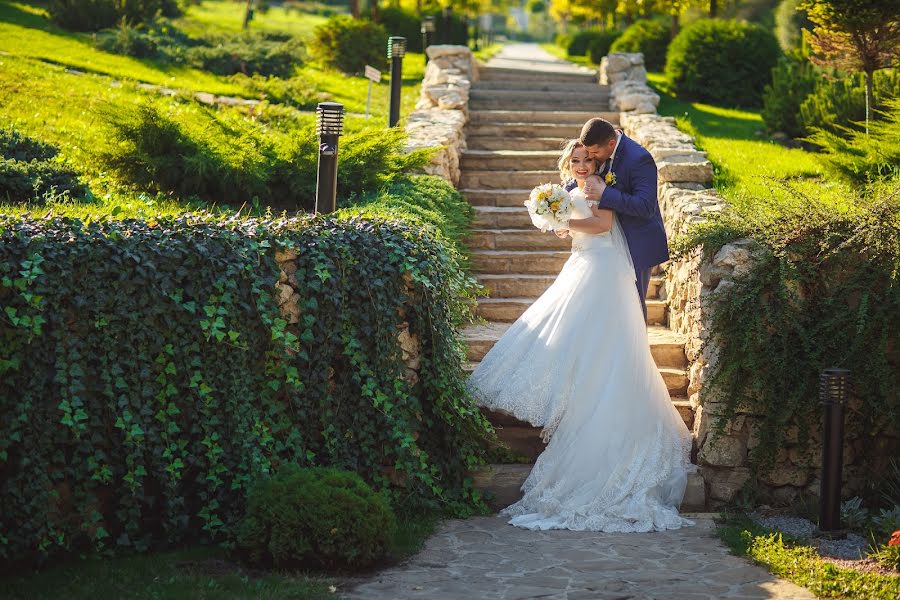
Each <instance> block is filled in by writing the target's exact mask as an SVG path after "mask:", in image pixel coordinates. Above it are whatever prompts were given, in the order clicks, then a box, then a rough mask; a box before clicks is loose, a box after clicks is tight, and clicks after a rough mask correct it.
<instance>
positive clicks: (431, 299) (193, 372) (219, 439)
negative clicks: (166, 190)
mask: <svg viewBox="0 0 900 600" xmlns="http://www.w3.org/2000/svg"><path fill="white" fill-rule="evenodd" d="M279 254H280V255H281V260H290V262H289V263H286V265H285V270H286V271H285V272H286V273H289V274H290V275H289V276H287V277H286V279H285V280H286V282H287V283H289V284H290V285H291V286H292V287H293V289H295V290H296V293H295V294H296V298H295V299H294V300H292V302H294V301H296V302H297V304H296V307H297V308H298V309H299V314H296V313H293V312H290V311H288V312H285V313H282V310H280V309H279V301H278V298H279V295H280V292H278V293H277V288H276V287H275V285H276V283H277V282H278V281H279V275H280V271H279V267H278V266H277V265H278V263H277V262H276V255H279ZM293 255H296V258H295V259H293V260H291V258H292V256H293ZM472 293H473V282H472V279H471V278H470V277H468V276H467V275H465V273H464V272H463V271H462V270H461V269H460V263H459V256H458V255H457V254H456V253H455V251H454V250H453V249H452V247H451V246H448V245H447V244H444V243H442V242H441V241H440V238H439V236H438V235H437V233H436V231H435V229H434V228H433V227H432V226H430V225H429V224H428V223H426V222H424V221H420V220H417V221H415V222H410V221H406V220H405V218H404V217H403V215H402V214H400V213H397V212H395V211H392V210H390V209H387V208H386V209H382V210H381V211H378V210H376V207H369V209H368V211H367V216H366V218H361V217H360V216H359V215H358V214H354V213H353V212H352V211H350V210H349V209H348V210H347V211H344V212H343V213H342V214H341V215H331V216H319V217H301V218H297V219H288V218H281V219H274V220H272V219H268V220H266V219H252V218H240V217H235V216H226V217H218V218H217V217H215V216H213V215H210V214H205V213H201V214H194V215H184V216H180V217H178V218H163V217H159V218H154V219H149V220H136V219H126V220H122V221H116V220H113V219H99V220H95V221H93V222H91V223H89V224H88V223H83V222H81V221H79V220H76V219H71V218H47V219H44V218H32V217H13V216H9V215H7V216H3V217H0V306H2V307H3V314H4V318H3V319H0V539H2V540H3V543H2V544H0V557H2V560H3V563H4V564H5V565H6V566H10V565H13V564H16V563H14V562H12V561H28V562H32V561H36V560H40V559H47V558H50V557H53V556H56V555H59V554H65V553H69V552H86V551H90V550H91V549H99V550H102V551H104V552H111V551H114V550H116V549H126V550H133V549H136V550H145V549H147V548H151V547H153V548H159V547H164V546H166V545H167V544H176V543H182V542H190V541H196V540H207V541H219V540H222V539H224V538H226V537H227V536H228V533H229V531H230V530H231V529H232V527H233V526H234V525H235V524H236V523H237V521H238V520H239V519H240V517H241V516H242V515H243V513H244V499H245V494H246V491H247V489H248V487H249V486H250V485H251V484H252V482H253V481H255V480H256V479H257V478H258V477H259V476H261V475H263V474H266V473H272V472H276V471H277V470H278V468H279V467H280V466H281V465H284V464H294V463H296V464H299V465H301V466H336V467H339V468H349V469H352V470H353V471H355V472H357V473H359V474H360V475H361V476H362V477H363V478H364V479H365V480H366V481H367V482H368V483H370V484H371V485H373V486H374V487H375V488H377V489H390V490H391V492H390V493H391V495H392V498H393V500H394V501H395V502H397V503H400V504H401V505H402V506H403V507H405V509H406V510H413V509H417V510H420V509H426V508H427V509H436V508H437V507H440V506H443V507H450V508H453V507H456V508H457V509H458V510H460V511H462V510H463V507H466V506H469V507H471V506H472V505H473V503H474V501H475V497H474V496H473V492H472V491H471V489H470V488H468V487H466V486H465V484H464V480H465V477H466V474H467V472H468V470H469V469H471V468H473V467H474V466H475V465H477V464H478V463H479V461H480V458H479V457H480V455H481V452H482V450H481V448H482V444H483V442H482V439H483V438H484V436H485V435H486V434H487V431H488V425H487V424H486V422H485V421H484V419H483V417H482V416H481V415H480V412H479V411H478V409H477V407H476V406H475V405H474V403H473V402H472V400H471V399H470V398H469V396H468V394H467V393H466V388H465V374H464V371H463V368H462V361H463V356H464V349H463V347H462V344H461V342H460V341H459V339H458V337H457V334H456V330H457V328H458V327H459V325H460V324H461V322H462V320H463V319H464V318H467V317H468V315H469V312H468V311H469V310H470V309H469V306H468V303H469V302H471V299H472ZM399 332H406V334H408V337H409V339H410V340H412V341H413V342H417V343H418V347H419V352H420V354H419V363H420V364H419V370H418V377H410V376H409V374H408V372H407V370H406V363H405V362H404V358H403V352H404V350H403V348H404V347H406V346H401V339H400V336H399ZM404 344H405V342H404Z"/></svg>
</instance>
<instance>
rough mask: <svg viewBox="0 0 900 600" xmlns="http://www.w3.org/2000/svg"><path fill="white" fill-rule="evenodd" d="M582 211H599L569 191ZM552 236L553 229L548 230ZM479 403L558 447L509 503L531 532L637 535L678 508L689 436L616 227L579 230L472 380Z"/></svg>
mask: <svg viewBox="0 0 900 600" xmlns="http://www.w3.org/2000/svg"><path fill="white" fill-rule="evenodd" d="M572 198H573V200H574V211H573V217H574V218H584V217H589V216H591V212H590V209H589V208H588V205H587V204H586V202H585V200H584V195H583V193H581V192H580V190H578V189H577V188H576V189H575V190H573V191H572ZM548 235H552V234H548ZM469 384H470V388H471V389H472V391H473V393H474V394H475V396H476V398H477V399H478V402H479V404H480V405H482V406H485V407H487V408H490V409H491V410H495V411H502V412H505V413H509V414H512V415H513V416H515V417H517V418H518V419H520V420H523V421H528V422H529V423H531V424H532V425H535V426H539V427H544V428H545V431H546V432H547V433H549V434H551V437H550V442H549V444H548V445H547V447H546V448H545V450H544V452H543V453H542V454H541V455H540V456H539V457H538V459H537V462H536V463H535V465H534V468H533V469H532V471H531V474H530V475H529V476H528V479H527V480H526V481H525V483H524V485H523V486H522V490H523V492H524V496H523V498H522V499H521V500H520V501H518V502H516V503H515V504H513V505H512V506H509V507H507V508H506V509H504V510H503V511H502V512H501V514H502V515H506V516H509V517H511V519H510V521H509V522H510V523H511V524H513V525H516V526H518V527H524V528H528V529H572V530H591V531H606V532H639V531H661V530H665V529H677V528H679V527H684V526H687V525H692V524H693V523H692V522H691V521H689V520H687V519H685V518H683V517H681V516H680V515H679V514H678V506H679V504H680V503H681V499H682V497H683V495H684V491H685V487H686V484H687V474H688V472H690V471H691V470H693V468H694V467H693V466H692V465H691V464H690V451H691V434H690V432H689V431H688V429H687V427H686V426H685V424H684V422H683V421H682V419H681V417H680V416H679V414H678V411H677V410H676V409H675V407H674V406H673V405H672V403H671V400H670V398H669V393H668V390H667V388H666V385H665V383H664V382H663V379H662V376H661V375H660V373H659V370H658V369H657V367H656V364H655V363H654V360H653V357H652V355H651V353H650V346H649V342H648V339H647V329H646V326H645V323H644V317H643V313H642V312H641V307H640V302H639V299H638V297H637V290H636V289H635V276H634V269H633V267H632V264H631V259H630V255H629V254H628V250H627V245H626V242H625V239H624V235H623V234H622V230H621V228H620V227H619V225H618V223H615V222H614V227H613V230H612V231H611V232H609V233H606V234H600V235H591V234H584V233H577V232H573V233H572V255H571V257H570V258H569V260H568V261H567V262H566V264H565V266H564V267H563V269H562V271H561V272H560V274H559V276H558V277H557V279H556V281H555V282H554V283H553V285H551V286H550V288H549V289H548V290H547V291H546V292H544V294H543V295H542V296H541V297H540V298H538V299H537V300H536V301H535V302H534V303H533V304H532V306H531V307H529V309H528V310H527V311H526V312H525V313H524V314H523V315H522V316H521V317H520V318H519V320H517V321H516V322H515V323H513V324H512V325H511V326H510V328H509V329H508V330H507V332H506V334H505V335H504V336H503V337H502V338H501V339H500V340H499V341H498V342H497V343H496V344H495V345H494V347H493V348H492V349H491V351H490V352H488V353H487V355H486V356H485V357H484V359H483V360H482V361H481V363H480V364H479V366H478V367H477V368H476V369H475V371H474V373H473V374H472V377H471V379H470V381H469Z"/></svg>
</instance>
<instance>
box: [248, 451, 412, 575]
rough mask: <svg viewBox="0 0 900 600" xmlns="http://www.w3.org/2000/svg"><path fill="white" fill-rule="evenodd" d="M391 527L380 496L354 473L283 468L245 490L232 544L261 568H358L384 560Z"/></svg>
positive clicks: (393, 524) (387, 508)
mask: <svg viewBox="0 0 900 600" xmlns="http://www.w3.org/2000/svg"><path fill="white" fill-rule="evenodd" d="M395 527H396V520H395V518H394V513H393V511H392V510H391V507H390V505H389V504H388V501H387V498H386V497H385V495H384V494H377V493H375V492H373V491H372V488H371V487H369V485H368V484H366V482H365V481H363V480H362V478H361V477H360V476H359V475H357V474H356V473H353V472H348V471H341V470H338V469H328V468H321V467H319V468H307V469H301V468H299V467H297V466H296V465H285V466H284V467H282V468H281V469H279V471H278V472H277V473H276V474H275V475H274V476H272V477H270V478H266V479H263V480H262V481H260V482H259V483H257V484H256V485H254V487H253V488H252V489H251V491H250V494H249V498H248V500H247V511H246V515H245V516H244V517H243V519H242V520H241V521H240V523H239V524H238V526H237V528H236V542H237V547H238V550H239V551H240V552H241V554H242V555H244V556H246V557H247V558H248V559H249V560H250V562H252V563H253V564H255V565H258V566H262V567H275V568H276V569H296V568H309V567H312V568H318V569H322V568H324V569H336V568H348V567H353V568H361V567H363V568H364V567H368V566H371V565H372V564H373V563H375V562H376V561H379V560H381V559H382V558H384V556H385V554H386V552H387V550H388V545H389V544H390V542H391V537H392V535H393V533H394V529H395Z"/></svg>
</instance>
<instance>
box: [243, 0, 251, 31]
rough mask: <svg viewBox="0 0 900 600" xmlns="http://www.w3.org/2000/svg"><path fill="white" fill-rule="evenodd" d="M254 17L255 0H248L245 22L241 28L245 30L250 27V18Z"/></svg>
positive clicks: (245, 9)
mask: <svg viewBox="0 0 900 600" xmlns="http://www.w3.org/2000/svg"><path fill="white" fill-rule="evenodd" d="M252 18H253V0H247V6H246V7H245V8H244V24H243V25H242V26H241V28H242V29H243V30H244V31H247V29H249V28H250V19H252Z"/></svg>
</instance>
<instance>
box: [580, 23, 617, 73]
mask: <svg viewBox="0 0 900 600" xmlns="http://www.w3.org/2000/svg"><path fill="white" fill-rule="evenodd" d="M620 35H621V32H618V31H601V32H599V33H598V34H597V35H596V36H594V37H593V38H592V39H591V41H590V43H588V50H587V55H588V56H589V57H590V59H591V62H592V63H594V64H595V65H599V64H600V61H601V60H603V57H604V56H606V55H607V54H609V48H610V46H612V44H613V42H615V41H616V39H618V37H619V36H620Z"/></svg>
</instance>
